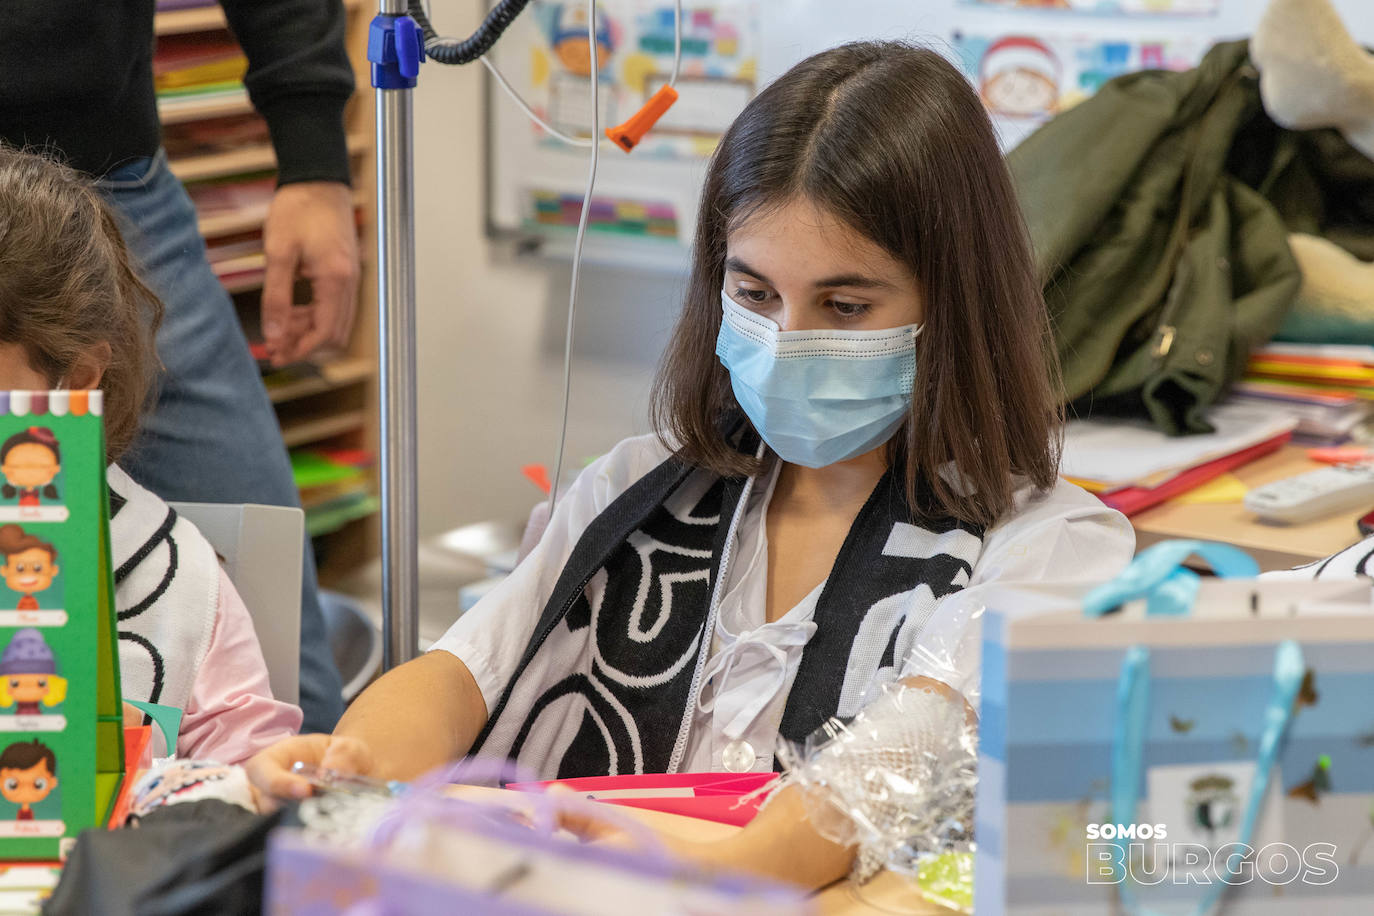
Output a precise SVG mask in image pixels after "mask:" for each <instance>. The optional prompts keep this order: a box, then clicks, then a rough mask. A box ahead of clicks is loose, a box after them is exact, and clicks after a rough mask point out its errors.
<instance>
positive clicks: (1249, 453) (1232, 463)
mask: <svg viewBox="0 0 1374 916" xmlns="http://www.w3.org/2000/svg"><path fill="white" fill-rule="evenodd" d="M1291 438H1293V434H1292V432H1286V433H1281V434H1279V435H1277V436H1275V437H1274V438H1272V439H1267V440H1265V441H1264V442H1260V443H1258V444H1256V445H1252V446H1250V447H1249V448H1246V449H1241V450H1240V451H1238V452H1233V453H1232V454H1230V455H1225V456H1223V457H1221V458H1217V459H1215V460H1213V461H1209V462H1207V463H1206V464H1200V465H1198V466H1197V467H1195V468H1189V469H1188V470H1186V471H1184V472H1183V473H1181V474H1177V475H1175V476H1173V477H1170V478H1169V479H1168V480H1166V481H1164V482H1163V483H1162V484H1160V485H1159V486H1157V487H1125V488H1123V489H1120V490H1113V491H1112V492H1110V493H1099V494H1098V499H1100V500H1102V501H1103V502H1104V503H1106V504H1107V505H1109V506H1111V507H1112V508H1113V509H1115V510H1117V511H1118V512H1120V513H1122V514H1123V515H1136V514H1138V513H1140V512H1144V511H1145V510H1146V509H1150V508H1153V507H1154V506H1157V505H1159V504H1160V503H1162V502H1165V501H1167V500H1170V499H1173V498H1174V497H1175V496H1178V495H1180V494H1182V493H1187V492H1188V491H1189V490H1195V489H1197V488H1198V487H1200V486H1202V485H1203V484H1204V483H1206V482H1207V481H1209V480H1212V479H1214V478H1217V477H1220V476H1221V475H1222V474H1225V473H1226V472H1227V471H1234V470H1235V469H1236V468H1238V467H1240V466H1241V465H1244V464H1249V463H1250V462H1252V461H1254V460H1255V459H1257V458H1263V457H1264V456H1265V455H1268V454H1269V453H1270V452H1276V451H1278V450H1279V449H1280V448H1281V447H1282V446H1283V445H1284V444H1285V443H1286V442H1288V440H1289V439H1291Z"/></svg>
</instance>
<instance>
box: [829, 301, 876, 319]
mask: <svg viewBox="0 0 1374 916" xmlns="http://www.w3.org/2000/svg"><path fill="white" fill-rule="evenodd" d="M830 307H831V308H832V309H834V310H835V314H837V315H839V316H840V317H841V318H859V317H862V316H863V315H865V314H867V313H868V310H869V308H870V306H869V305H868V304H867V303H865V302H841V301H839V300H838V299H831V300H830Z"/></svg>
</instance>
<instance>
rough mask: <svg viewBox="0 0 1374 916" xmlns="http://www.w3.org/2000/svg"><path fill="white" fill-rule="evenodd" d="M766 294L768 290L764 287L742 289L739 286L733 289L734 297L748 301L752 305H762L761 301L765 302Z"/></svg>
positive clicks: (767, 294) (766, 299)
mask: <svg viewBox="0 0 1374 916" xmlns="http://www.w3.org/2000/svg"><path fill="white" fill-rule="evenodd" d="M768 296H769V292H768V290H766V289H744V288H743V287H740V288H739V289H737V290H735V298H736V299H739V300H741V301H743V302H749V303H752V304H754V305H762V304H763V303H765V302H767V301H768Z"/></svg>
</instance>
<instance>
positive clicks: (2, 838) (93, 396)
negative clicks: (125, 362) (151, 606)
mask: <svg viewBox="0 0 1374 916" xmlns="http://www.w3.org/2000/svg"><path fill="white" fill-rule="evenodd" d="M100 415H101V393H100V392H98V391H91V392H85V391H52V392H28V391H9V392H6V391H0V861H12V860H16V859H25V860H34V859H40V860H43V859H47V860H50V859H57V858H60V857H61V856H62V854H63V853H64V852H65V850H66V846H67V844H68V843H69V842H70V841H71V840H72V839H73V838H74V837H75V836H76V834H77V833H79V832H80V831H81V830H84V829H85V828H87V827H93V826H96V825H98V824H103V823H105V821H106V820H107V819H108V817H109V813H110V807H111V805H112V804H113V802H114V798H115V795H116V794H117V792H118V789H119V783H120V779H121V778H122V776H123V773H124V733H123V726H122V719H121V716H120V702H119V697H120V691H119V657H118V654H117V653H118V649H117V644H116V642H115V639H116V632H115V607H114V584H113V578H112V574H111V570H110V526H109V518H110V507H109V493H108V491H107V490H106V487H105V442H104V429H103V426H102V422H101V417H100Z"/></svg>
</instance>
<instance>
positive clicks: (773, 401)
mask: <svg viewBox="0 0 1374 916" xmlns="http://www.w3.org/2000/svg"><path fill="white" fill-rule="evenodd" d="M721 301H722V303H723V304H724V307H725V315H724V318H723V320H722V321H721V323H720V336H719V337H717V338H716V355H717V356H719V357H720V361H721V363H722V364H723V365H724V366H725V368H726V369H728V370H729V371H730V385H731V387H732V388H733V389H734V392H735V400H737V401H738V402H739V405H740V407H742V408H744V412H745V414H747V415H748V417H749V419H750V420H751V421H752V422H753V424H754V429H756V430H758V433H759V435H760V436H762V437H763V441H765V442H767V443H768V447H769V448H771V449H772V450H773V451H774V452H776V453H777V454H778V456H779V457H781V458H782V459H783V460H784V461H790V462H792V463H793V464H800V465H805V466H806V467H809V468H820V467H825V466H826V465H828V464H834V463H835V462H836V461H844V460H845V459H846V458H853V457H854V456H855V455H862V454H863V453H864V452H867V451H870V450H872V449H875V448H877V447H878V446H880V445H882V444H883V443H884V442H886V441H887V440H888V439H889V438H891V436H892V434H893V433H895V432H896V431H897V429H898V427H900V426H901V425H902V421H903V420H905V419H906V416H907V413H908V411H909V409H910V406H911V386H912V384H913V382H915V380H916V335H918V334H919V333H920V332H921V326H920V325H916V324H908V325H903V326H902V327H899V328H885V329H883V330H881V331H781V330H779V329H778V326H777V325H776V324H774V323H773V322H771V321H769V320H768V319H766V318H764V317H762V316H760V315H758V314H755V313H754V312H752V311H750V310H749V309H747V308H745V307H744V306H742V305H740V304H739V303H738V302H735V301H734V300H733V299H731V298H730V297H729V295H727V294H726V293H724V292H722V293H721Z"/></svg>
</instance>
